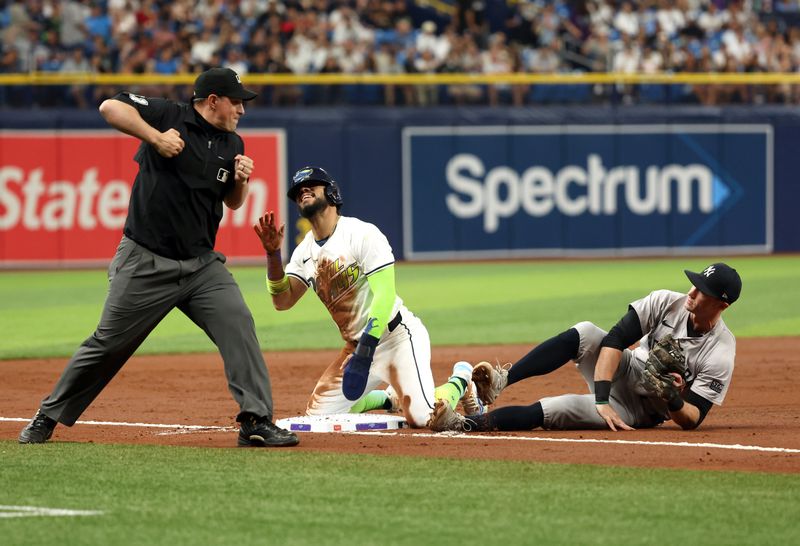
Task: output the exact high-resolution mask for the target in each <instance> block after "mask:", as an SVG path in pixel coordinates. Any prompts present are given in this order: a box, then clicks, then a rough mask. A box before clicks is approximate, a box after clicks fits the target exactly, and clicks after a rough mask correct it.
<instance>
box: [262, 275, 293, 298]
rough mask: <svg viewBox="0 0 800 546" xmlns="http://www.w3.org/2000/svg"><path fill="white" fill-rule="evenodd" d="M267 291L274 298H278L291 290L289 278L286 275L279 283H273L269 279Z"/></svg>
mask: <svg viewBox="0 0 800 546" xmlns="http://www.w3.org/2000/svg"><path fill="white" fill-rule="evenodd" d="M267 290H268V291H269V293H270V294H272V295H273V296H277V295H278V294H281V293H283V292H286V291H287V290H289V277H288V276H287V275H286V274H285V273H284V275H283V278H282V279H280V280H278V281H273V280H272V279H270V278H269V277H267Z"/></svg>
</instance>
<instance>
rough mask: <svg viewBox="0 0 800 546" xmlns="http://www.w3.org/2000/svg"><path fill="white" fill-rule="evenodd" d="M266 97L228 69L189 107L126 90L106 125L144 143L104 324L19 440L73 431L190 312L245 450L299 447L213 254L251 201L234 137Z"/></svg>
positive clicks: (203, 83) (247, 319)
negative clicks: (231, 404)
mask: <svg viewBox="0 0 800 546" xmlns="http://www.w3.org/2000/svg"><path fill="white" fill-rule="evenodd" d="M255 96H256V94H255V93H253V92H252V91H249V90H247V89H245V88H244V86H243V85H242V83H241V81H240V80H239V76H238V75H237V74H236V73H235V72H234V71H233V70H230V69H228V68H212V69H210V70H208V71H206V72H203V73H202V74H200V75H199V76H198V77H197V79H196V81H195V90H194V100H193V103H192V104H191V105H187V104H182V103H177V102H173V101H171V100H166V99H160V98H149V97H148V98H145V97H142V96H139V95H135V94H132V93H127V92H124V93H120V94H118V95H116V96H115V97H114V98H113V99H109V100H106V101H104V102H103V103H102V104H101V105H100V113H101V114H102V116H103V117H104V118H105V120H106V121H107V122H108V123H109V125H111V126H112V127H114V128H115V129H117V130H118V131H121V132H123V133H125V134H128V135H131V136H134V137H136V138H138V139H139V140H141V145H140V146H139V150H138V151H137V153H136V156H135V160H136V162H137V163H139V172H138V174H137V175H136V180H135V181H134V184H133V190H132V194H131V200H130V205H129V209H128V217H127V220H126V222H125V229H124V236H123V237H122V241H121V242H120V244H119V246H118V247H117V252H116V254H115V256H114V258H113V260H112V261H111V264H110V265H109V268H108V278H109V289H108V296H107V299H106V302H105V306H104V308H103V312H102V315H101V317H100V322H99V324H98V325H97V329H96V330H95V332H94V333H93V334H92V335H91V336H90V337H89V338H87V339H86V341H84V342H83V344H82V345H81V346H80V347H79V348H78V350H77V351H76V352H75V354H74V355H73V357H72V359H71V360H70V361H69V363H68V364H67V366H66V369H65V370H64V372H63V374H62V375H61V378H60V379H59V380H58V383H56V385H55V388H54V389H53V392H52V393H51V394H50V395H49V396H48V397H46V398H45V399H44V400H43V401H42V403H41V407H40V409H39V411H37V412H36V415H35V416H34V418H33V420H32V421H31V422H30V423H29V424H28V425H27V426H26V427H25V428H24V429H23V430H22V432H21V433H20V435H19V441H20V443H25V444H39V443H44V442H46V441H47V440H48V439H49V438H50V437H51V435H52V434H53V429H54V428H55V426H56V424H57V423H63V424H64V425H67V426H72V425H73V424H74V423H75V421H76V420H77V419H78V418H79V417H80V415H81V414H82V413H83V412H84V410H86V408H87V407H88V406H89V404H91V403H92V401H93V400H94V399H95V398H96V397H97V395H98V394H100V392H101V391H102V390H103V388H104V387H105V386H106V385H107V384H108V382H109V381H111V379H112V378H113V377H114V375H115V374H116V373H117V372H118V371H119V370H120V369H121V368H122V366H123V365H124V364H125V362H127V360H128V359H129V358H130V356H131V355H132V354H133V353H134V351H136V349H137V348H138V347H139V345H141V343H142V342H143V341H144V340H145V338H146V337H147V336H148V335H149V334H150V332H151V331H152V330H153V329H154V328H155V327H156V325H157V324H158V323H159V322H161V320H162V319H163V318H164V317H165V316H166V315H167V313H169V312H170V311H171V310H172V309H175V308H177V309H180V310H181V311H182V312H183V313H184V314H185V315H186V316H188V317H189V318H190V319H191V320H192V321H193V322H194V323H195V324H197V325H198V326H199V327H200V328H202V329H203V331H205V333H206V334H207V335H208V337H209V338H211V340H212V341H213V342H214V343H215V344H216V345H217V347H218V348H219V351H220V354H221V355H222V359H223V362H224V366H225V375H226V377H227V379H228V388H229V390H230V392H231V394H232V395H233V398H234V399H235V401H236V402H237V404H238V405H239V413H238V416H237V421H238V422H239V423H240V430H239V440H238V443H239V445H240V446H292V445H295V444H297V443H298V439H297V436H296V435H295V434H293V433H291V432H288V431H286V430H283V429H281V428H278V427H276V426H275V425H274V424H273V422H272V392H271V386H270V380H269V374H268V372H267V368H266V364H265V363H264V358H263V355H262V354H261V350H260V348H259V343H258V339H257V338H256V332H255V324H254V322H253V317H252V315H251V314H250V310H249V309H248V308H247V305H246V304H245V302H244V299H243V298H242V294H241V292H240V291H239V287H238V285H237V284H236V281H234V279H233V276H232V275H231V274H230V272H229V271H228V270H227V268H226V267H225V266H224V263H225V256H223V255H222V254H221V253H219V252H216V251H215V250H214V243H215V240H216V235H217V229H218V228H219V223H220V220H221V219H222V210H223V209H222V205H223V203H224V204H225V205H227V206H228V207H229V208H231V209H237V208H239V207H240V206H242V204H243V203H244V200H245V198H246V196H247V192H248V185H247V183H248V180H249V177H250V174H251V173H252V172H253V160H252V159H251V158H249V157H247V156H246V155H244V143H243V141H242V139H241V137H239V135H237V134H236V133H235V131H236V127H237V125H238V123H239V119H240V118H241V117H242V116H243V115H244V103H245V101H248V100H251V99H253V98H255Z"/></svg>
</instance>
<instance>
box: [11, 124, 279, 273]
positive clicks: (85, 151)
mask: <svg viewBox="0 0 800 546" xmlns="http://www.w3.org/2000/svg"><path fill="white" fill-rule="evenodd" d="M242 136H243V138H244V140H245V149H246V153H247V154H248V155H249V156H251V157H252V158H253V159H254V160H255V163H256V170H255V173H254V175H253V177H252V179H251V180H250V192H249V196H248V199H247V201H246V203H245V204H244V206H242V207H241V208H240V209H239V210H236V211H231V210H229V209H227V208H225V217H224V218H223V221H222V225H221V227H220V231H219V234H218V236H217V250H219V251H221V252H223V253H224V254H225V255H227V256H228V257H230V258H260V257H261V256H262V251H261V246H260V245H259V243H258V241H257V239H256V238H255V236H254V235H253V233H252V228H251V226H252V224H253V223H254V222H255V221H256V219H257V218H258V216H259V215H260V214H262V213H263V212H264V211H265V210H268V209H272V210H275V211H276V212H277V213H278V215H279V217H280V218H284V217H285V202H286V200H285V199H284V198H283V196H284V194H285V191H284V187H285V178H286V176H285V174H286V173H285V151H284V150H285V144H284V142H285V137H284V133H283V131H257V132H243V133H242ZM137 146H138V141H137V140H136V139H134V138H131V137H127V136H124V135H120V134H118V133H116V132H113V131H102V132H88V131H79V132H75V131H73V132H57V131H47V132H8V131H0V261H1V262H2V264H3V265H6V266H9V265H15V264H37V263H42V264H56V265H58V264H70V263H98V264H99V263H105V262H108V261H109V260H110V259H111V256H112V255H113V253H114V249H115V248H116V245H117V243H118V242H119V239H120V237H121V236H122V227H123V226H124V225H125V218H126V215H127V212H128V201H129V199H130V193H131V186H132V184H133V179H134V178H135V176H136V170H137V165H136V163H135V162H134V161H133V155H134V153H135V152H136V148H137Z"/></svg>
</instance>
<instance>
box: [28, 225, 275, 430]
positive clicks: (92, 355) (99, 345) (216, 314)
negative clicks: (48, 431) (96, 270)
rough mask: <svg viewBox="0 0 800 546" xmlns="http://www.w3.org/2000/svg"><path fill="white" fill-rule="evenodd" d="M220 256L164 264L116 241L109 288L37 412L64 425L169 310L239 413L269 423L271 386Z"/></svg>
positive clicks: (128, 242)
mask: <svg viewBox="0 0 800 546" xmlns="http://www.w3.org/2000/svg"><path fill="white" fill-rule="evenodd" d="M224 262H225V257H224V256H223V255H222V254H220V253H219V252H215V251H211V252H208V253H206V254H204V255H202V256H199V257H197V258H192V259H189V260H170V259H167V258H163V257H161V256H158V255H156V254H153V253H152V252H150V251H149V250H147V249H146V248H144V247H143V246H141V245H139V244H137V243H136V242H135V241H133V240H132V239H129V238H127V237H123V238H122V241H121V242H120V244H119V247H117V253H116V254H115V255H114V259H113V260H112V261H111V264H110V265H109V267H108V279H109V290H108V296H107V298H106V302H105V306H104V307H103V313H102V315H101V317H100V323H99V324H98V325H97V330H96V331H95V332H94V333H93V334H92V335H91V336H90V337H89V338H88V339H86V341H84V342H83V343H82V344H81V346H80V347H79V348H78V350H77V351H76V352H75V354H74V355H73V356H72V359H71V360H70V361H69V363H68V364H67V367H66V368H65V369H64V372H63V373H62V374H61V378H60V379H59V380H58V383H56V386H55V388H54V389H53V392H52V394H50V396H48V397H47V398H45V399H44V400H43V401H42V405H41V409H42V411H43V412H44V413H45V415H47V416H48V417H50V418H51V419H55V420H56V421H58V422H60V423H62V424H65V425H67V426H72V425H73V424H74V423H75V421H77V420H78V417H80V415H81V414H82V413H83V412H84V410H85V409H86V408H87V407H89V404H91V403H92V401H93V400H94V399H95V398H96V397H97V395H98V394H100V391H102V390H103V388H104V387H105V386H106V385H107V384H108V382H109V381H111V379H112V378H113V377H114V375H116V373H117V372H118V371H119V370H120V369H121V368H122V366H123V365H124V364H125V362H127V360H128V359H129V358H130V357H131V355H132V354H133V353H134V351H136V349H137V348H138V347H139V346H140V345H141V344H142V342H143V341H144V340H145V338H146V337H147V336H148V335H149V334H150V332H151V331H152V330H153V328H155V327H156V325H157V324H158V323H159V322H161V320H162V319H163V318H164V317H165V316H167V313H169V312H170V311H171V310H172V309H174V308H176V307H177V308H178V309H180V310H181V311H182V312H183V313H184V314H185V315H186V316H187V317H189V318H190V319H191V320H192V321H193V322H194V323H195V324H197V325H198V326H200V328H202V329H203V330H204V331H205V333H206V334H207V335H208V337H209V338H211V341H213V342H214V343H215V344H216V345H217V347H218V348H219V352H220V354H221V355H222V360H223V362H224V365H225V375H226V376H227V378H228V389H229V390H230V392H231V394H232V395H233V398H234V399H235V400H236V402H237V403H238V404H239V407H240V413H239V414H240V415H241V414H242V413H253V414H255V415H257V416H260V417H268V418H270V419H271V418H272V387H271V386H270V380H269V373H268V372H267V367H266V364H265V363H264V357H263V355H262V354H261V349H260V348H259V344H258V339H257V338H256V330H255V323H254V321H253V316H252V315H251V314H250V310H249V309H248V308H247V305H246V304H245V302H244V299H243V298H242V293H241V292H240V291H239V287H238V285H237V284H236V281H234V279H233V276H232V275H231V274H230V272H229V271H228V269H227V268H226V267H225V265H223V264H224Z"/></svg>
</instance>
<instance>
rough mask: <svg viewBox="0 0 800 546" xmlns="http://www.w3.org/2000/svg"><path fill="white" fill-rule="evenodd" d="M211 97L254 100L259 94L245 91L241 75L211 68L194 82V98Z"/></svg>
mask: <svg viewBox="0 0 800 546" xmlns="http://www.w3.org/2000/svg"><path fill="white" fill-rule="evenodd" d="M209 95H217V96H220V97H229V98H231V99H241V100H252V99H254V98H256V97H257V96H258V93H253V92H252V91H250V90H249V89H245V88H244V85H242V80H241V79H240V78H239V74H237V73H236V72H234V71H233V70H231V69H230V68H211V69H209V70H206V71H205V72H203V73H202V74H200V75H199V76H197V79H196V80H195V81H194V98H196V99H206V98H208V96H209Z"/></svg>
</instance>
